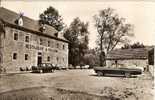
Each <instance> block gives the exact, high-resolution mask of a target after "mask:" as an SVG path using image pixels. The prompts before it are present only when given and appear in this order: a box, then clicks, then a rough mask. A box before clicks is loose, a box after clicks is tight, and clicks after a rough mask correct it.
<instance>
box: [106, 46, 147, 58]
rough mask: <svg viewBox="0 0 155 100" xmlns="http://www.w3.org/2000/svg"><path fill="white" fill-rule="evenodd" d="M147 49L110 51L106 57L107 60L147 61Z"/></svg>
mask: <svg viewBox="0 0 155 100" xmlns="http://www.w3.org/2000/svg"><path fill="white" fill-rule="evenodd" d="M147 58H148V49H146V48H136V49H116V50H113V51H110V52H109V53H108V54H107V55H106V59H107V60H124V59H147Z"/></svg>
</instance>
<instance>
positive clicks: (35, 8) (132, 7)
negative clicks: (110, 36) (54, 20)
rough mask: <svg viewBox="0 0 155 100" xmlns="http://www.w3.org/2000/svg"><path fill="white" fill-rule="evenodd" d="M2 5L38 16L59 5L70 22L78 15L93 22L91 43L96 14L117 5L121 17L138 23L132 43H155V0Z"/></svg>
mask: <svg viewBox="0 0 155 100" xmlns="http://www.w3.org/2000/svg"><path fill="white" fill-rule="evenodd" d="M1 6H2V7H5V8H8V9H10V10H12V11H15V12H17V13H20V12H23V13H24V16H27V17H30V18H33V19H35V20H37V19H38V18H39V17H38V16H39V14H41V13H42V12H43V11H44V10H46V9H47V8H48V7H49V6H53V7H54V8H56V9H57V10H58V11H59V13H60V15H61V16H62V17H63V21H64V22H65V23H66V24H67V25H69V24H70V23H71V22H72V21H73V19H74V18H76V17H79V18H80V19H81V21H84V22H89V32H90V36H89V40H90V41H89V47H90V48H94V47H96V43H95V41H96V39H97V37H96V35H97V32H96V28H95V27H94V19H93V16H94V15H96V14H98V13H99V11H101V10H103V9H105V8H107V7H111V8H113V9H115V13H117V14H118V15H119V16H120V17H123V18H125V19H126V21H127V22H128V23H130V24H133V25H134V34H135V36H134V37H133V38H131V43H134V42H142V43H143V44H145V45H154V44H155V13H154V11H155V2H153V1H152V2H151V1H137V0H135V1H123V0H116V1H112V0H109V1H105V0H103V1H101V0H96V1H95V0H94V1H92V0H77V1H76V0H74V1H71V0H64V1H63V0H57V1H55V0H54V1H53V0H44V1H41V0H34V1H30V0H24V1H21V0H13V1H11V0H2V2H1Z"/></svg>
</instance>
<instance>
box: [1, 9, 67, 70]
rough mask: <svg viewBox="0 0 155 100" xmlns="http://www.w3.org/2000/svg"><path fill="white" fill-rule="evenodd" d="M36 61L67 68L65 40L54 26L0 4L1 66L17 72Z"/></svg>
mask: <svg viewBox="0 0 155 100" xmlns="http://www.w3.org/2000/svg"><path fill="white" fill-rule="evenodd" d="M39 63H52V64H54V65H57V66H60V67H68V41H67V40H66V39H65V38H64V37H63V36H61V34H59V33H58V32H57V30H55V29H54V28H53V27H51V26H49V25H45V24H44V25H43V24H40V23H39V21H35V20H33V19H30V18H28V17H26V16H23V15H20V14H17V13H15V12H12V11H10V10H8V9H5V8H2V7H1V8H0V65H1V67H3V68H5V69H6V70H7V71H18V70H19V68H20V67H21V68H26V67H28V68H30V67H31V66H37V65H38V64H39Z"/></svg>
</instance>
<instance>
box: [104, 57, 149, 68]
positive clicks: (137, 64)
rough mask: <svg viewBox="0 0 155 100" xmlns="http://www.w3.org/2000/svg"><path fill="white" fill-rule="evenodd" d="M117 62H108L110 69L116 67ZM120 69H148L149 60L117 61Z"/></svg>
mask: <svg viewBox="0 0 155 100" xmlns="http://www.w3.org/2000/svg"><path fill="white" fill-rule="evenodd" d="M115 61H116V60H107V61H106V64H107V66H108V67H116V64H115ZM117 64H118V67H142V68H146V66H147V65H148V60H147V59H146V60H143V59H142V60H138V59H130V60H117Z"/></svg>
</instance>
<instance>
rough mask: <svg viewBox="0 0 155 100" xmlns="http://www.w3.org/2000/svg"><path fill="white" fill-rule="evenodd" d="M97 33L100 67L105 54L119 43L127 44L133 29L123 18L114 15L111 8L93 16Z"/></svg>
mask: <svg viewBox="0 0 155 100" xmlns="http://www.w3.org/2000/svg"><path fill="white" fill-rule="evenodd" d="M94 20H95V27H96V29H97V33H98V39H97V44H98V46H99V48H100V65H101V66H103V65H104V64H105V63H104V64H103V62H105V54H106V53H108V52H109V51H111V50H113V49H114V48H115V47H116V46H117V45H119V44H121V43H128V42H129V39H128V37H129V36H133V33H132V32H133V27H132V25H131V24H127V23H126V22H125V19H124V18H120V17H119V16H118V14H115V13H114V10H113V9H112V8H107V9H103V10H102V11H100V12H99V14H98V15H95V16H94Z"/></svg>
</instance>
